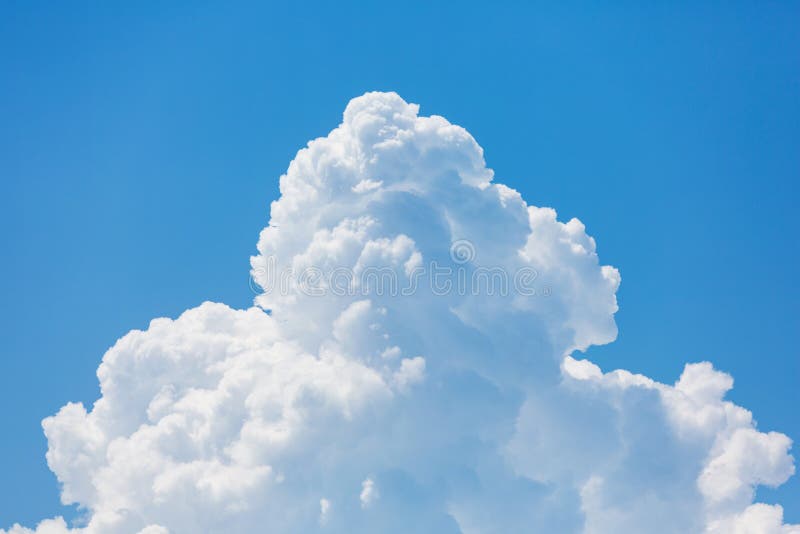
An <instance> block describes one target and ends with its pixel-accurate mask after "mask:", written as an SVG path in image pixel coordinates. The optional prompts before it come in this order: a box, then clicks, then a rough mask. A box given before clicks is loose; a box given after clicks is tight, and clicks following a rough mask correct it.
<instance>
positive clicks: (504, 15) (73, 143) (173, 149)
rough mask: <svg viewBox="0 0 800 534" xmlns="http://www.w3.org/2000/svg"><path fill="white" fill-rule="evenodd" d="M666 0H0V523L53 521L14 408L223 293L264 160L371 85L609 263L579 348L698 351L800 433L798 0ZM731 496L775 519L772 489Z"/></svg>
mask: <svg viewBox="0 0 800 534" xmlns="http://www.w3.org/2000/svg"><path fill="white" fill-rule="evenodd" d="M163 4H168V5H163ZM671 4H674V5H672V6H670V7H664V6H661V7H647V8H643V7H641V6H636V5H634V4H633V3H623V5H620V6H617V7H616V8H613V9H608V8H606V7H602V8H601V7H600V6H599V5H593V4H577V3H573V4H569V5H562V6H561V7H553V6H544V5H536V4H533V3H526V4H523V3H519V4H512V3H504V4H502V5H497V4H495V3H492V4H491V5H488V4H485V3H474V4H472V3H470V4H466V3H461V4H459V7H458V8H455V7H454V6H450V5H447V4H444V3H438V2H421V3H416V2H415V3H402V4H401V3H397V4H390V3H386V2H384V3H381V5H368V4H356V3H351V4H348V5H341V4H339V3H336V4H334V3H320V4H308V3H305V4H303V5H301V6H290V5H288V4H284V5H271V6H266V5H262V4H260V3H246V2H235V3H231V2H224V3H223V2H220V3H206V2H202V3H198V2H193V3H182V2H169V3H166V2H164V3H162V2H136V3H130V4H126V5H122V4H118V5H117V6H116V7H111V6H110V4H109V3H106V2H75V3H69V5H68V4H67V3H55V2H34V1H31V2H4V3H3V4H2V6H1V7H0V228H2V230H0V231H1V232H2V250H3V261H2V262H1V263H0V291H2V295H3V298H2V302H3V305H2V307H0V351H1V352H0V406H3V408H2V410H1V411H0V429H2V441H0V473H2V480H3V484H1V485H0V525H5V524H8V523H10V522H12V521H20V522H22V523H27V524H32V523H35V522H36V521H37V520H38V519H40V518H42V517H50V516H52V515H55V514H57V513H64V512H63V511H62V510H61V508H60V505H59V504H58V488H57V484H56V481H55V478H54V477H53V475H52V474H51V473H50V472H49V470H48V469H47V466H46V463H45V459H44V454H45V451H46V442H45V439H44V436H43V434H42V431H41V427H40V421H41V419H42V418H43V417H45V416H47V415H51V414H53V413H54V412H55V411H56V410H57V409H58V408H59V407H60V406H61V405H62V404H64V403H65V402H67V401H70V400H72V401H84V402H87V403H90V402H92V401H93V400H95V399H96V397H97V395H98V388H97V382H96V377H95V370H96V368H97V364H98V362H99V360H100V358H101V356H102V354H103V352H104V351H105V350H106V349H107V348H108V347H109V346H110V345H111V344H112V343H113V342H114V341H115V340H116V339H117V338H118V337H119V336H121V335H122V334H124V333H125V332H127V331H128V330H129V329H132V328H143V327H145V326H146V325H147V323H148V322H149V320H150V319H151V318H153V317H156V316H164V315H167V316H175V315H177V314H178V313H180V312H181V311H182V310H184V309H186V308H189V307H192V306H195V305H197V304H199V303H200V302H202V301H204V300H216V301H223V302H226V303H228V304H230V305H232V306H238V307H245V306H247V305H249V304H250V302H251V299H252V297H253V294H252V292H251V290H250V288H249V286H248V269H249V264H248V258H249V256H250V255H251V254H253V253H254V252H255V243H256V239H257V236H258V231H259V230H260V228H261V227H262V226H264V225H265V224H266V220H267V216H268V206H269V202H270V201H271V200H273V199H274V198H275V197H276V196H277V178H278V176H279V175H280V174H281V173H282V172H283V171H284V170H285V168H286V166H287V164H288V162H289V160H290V159H291V158H292V156H293V155H294V153H295V152H296V150H297V149H298V148H299V147H301V146H303V145H304V144H305V143H306V141H307V140H308V139H310V138H312V137H316V136H320V135H324V134H326V133H327V132H328V131H329V130H330V129H331V128H333V127H334V126H336V125H337V124H338V123H339V120H340V116H341V112H342V110H343V108H344V105H345V104H346V103H347V101H348V100H349V99H350V98H351V97H353V96H356V95H358V94H361V93H363V92H365V91H368V90H376V89H377V90H395V91H397V92H399V93H400V94H401V96H403V97H404V98H405V99H407V100H409V101H413V102H417V103H419V104H421V106H422V113H424V114H431V113H434V114H441V115H444V116H446V117H447V118H448V119H449V120H451V121H452V122H455V123H457V124H460V125H462V126H464V127H466V128H467V129H468V130H469V131H470V132H471V133H472V134H473V135H474V136H475V137H476V138H477V140H478V142H479V143H480V144H481V145H482V146H483V147H484V149H485V151H486V159H487V163H488V165H489V166H490V167H492V168H494V169H495V172H496V176H497V178H498V179H499V180H500V181H502V182H504V183H506V184H508V185H509V186H511V187H514V188H516V189H518V190H519V191H520V192H521V193H522V194H523V196H524V197H525V198H526V200H528V202H530V203H533V204H537V205H548V206H553V207H555V208H556V209H557V210H558V211H559V214H560V217H561V218H562V219H567V218H569V217H573V216H577V217H579V218H580V219H581V220H582V221H584V222H585V223H586V225H587V227H588V230H589V233H590V234H592V235H594V236H595V238H596V239H597V242H598V245H599V247H598V248H599V253H600V257H601V259H602V261H603V262H605V263H610V264H612V265H615V266H616V267H618V268H619V269H620V271H621V273H622V277H623V283H622V288H621V290H620V292H619V298H620V306H621V310H620V312H619V314H618V316H617V317H618V325H619V328H620V335H619V339H618V340H617V342H615V343H613V344H612V345H609V346H606V347H600V348H595V349H592V350H591V356H592V358H593V359H594V360H595V361H596V362H597V363H599V364H601V365H602V366H603V367H604V368H606V369H611V368H615V367H626V368H628V369H631V370H633V371H640V372H644V373H646V374H648V375H649V376H651V377H653V378H656V379H659V380H662V381H666V382H672V381H674V380H675V379H676V378H677V376H678V374H679V373H680V371H681V368H682V366H683V364H684V363H685V362H687V361H697V360H704V359H708V360H711V361H713V362H714V364H715V365H716V366H717V367H719V368H720V369H722V370H725V371H728V372H730V373H731V374H732V375H733V376H734V378H735V380H736V385H735V388H734V390H733V392H732V394H731V395H730V397H731V398H732V399H733V400H735V401H736V402H737V403H739V404H741V405H743V406H745V407H747V408H748V409H751V410H752V411H753V412H754V414H755V417H756V419H757V420H758V421H759V428H760V429H761V430H779V431H782V432H785V433H787V434H788V435H789V436H790V437H791V438H792V439H793V440H795V441H798V440H800V418H798V416H797V406H798V405H799V404H800V402H799V401H800V395H798V392H797V386H798V384H799V383H800V350H798V345H797V335H798V333H800V319H798V317H799V316H798V313H797V307H798V303H800V298H798V297H800V290H799V289H798V283H797V280H796V276H797V273H798V267H799V265H798V259H800V253H798V238H797V236H798V233H800V224H799V223H798V216H797V212H796V203H797V201H798V194H797V193H798V190H797V188H798V185H797V182H798V179H800V150H799V147H800V144H799V142H800V35H799V32H798V28H800V4H798V3H790V2H785V3H780V2H770V3H765V2H761V3H755V2H753V3H740V2H738V3H737V2H734V3H730V5H723V3H718V4H716V3H715V4H712V3H703V4H702V5H694V3H688V2H687V3H686V4H685V5H677V4H675V3H671ZM126 6H127V7H126ZM795 455H797V448H795ZM759 497H760V499H761V500H763V501H765V502H776V501H779V502H781V503H782V504H783V505H784V507H785V509H786V510H785V520H786V521H788V522H798V521H800V482H798V477H794V478H793V479H792V480H791V481H790V482H789V483H787V484H786V485H785V486H784V487H782V488H780V489H778V490H761V491H760V492H759ZM67 514H68V515H69V513H67Z"/></svg>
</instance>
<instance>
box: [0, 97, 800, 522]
mask: <svg viewBox="0 0 800 534" xmlns="http://www.w3.org/2000/svg"><path fill="white" fill-rule="evenodd" d="M492 178H493V174H492V171H491V170H489V169H488V168H486V166H485V164H484V161H483V152H482V150H481V148H480V146H478V144H477V143H476V142H475V140H474V139H473V138H472V137H471V136H470V135H469V133H467V132H466V131H465V130H464V129H462V128H460V127H458V126H455V125H452V124H450V123H449V122H447V121H446V120H445V119H444V118H442V117H436V116H433V117H422V116H419V115H418V107H417V106H415V105H412V104H407V103H406V102H404V101H403V100H402V99H401V98H400V97H398V96H397V95H395V94H393V93H370V94H367V95H364V96H362V97H359V98H357V99H354V100H353V101H351V102H350V104H349V105H348V106H347V109H346V111H345V113H344V121H343V123H342V124H341V125H340V126H339V127H337V128H336V129H335V130H333V131H332V132H331V133H330V134H329V135H328V136H327V137H324V138H320V139H316V140H314V141H312V142H310V143H309V145H308V147H306V148H304V149H302V150H300V151H299V152H298V154H297V156H296V157H295V159H294V160H293V161H292V162H291V164H290V165H289V169H288V171H287V173H286V174H285V175H284V176H282V177H281V180H280V188H281V197H280V198H279V199H278V200H277V201H275V202H274V203H273V204H272V208H271V220H270V224H269V226H267V227H266V228H265V229H264V230H263V231H262V232H261V235H260V239H259V242H258V252H259V253H258V255H257V256H255V257H253V258H252V266H253V276H254V279H255V280H256V281H257V282H258V283H259V284H261V286H262V287H263V288H264V289H265V291H264V293H263V294H261V295H259V296H258V297H257V299H256V303H257V305H258V307H253V308H250V309H247V310H233V309H231V308H229V307H227V306H225V305H222V304H213V303H205V304H202V305H201V306H199V307H197V308H194V309H191V310H188V311H186V312H185V313H183V314H182V315H181V316H180V317H178V318H177V319H175V320H170V319H156V320H154V321H153V322H152V323H151V324H150V327H149V328H148V329H147V330H146V331H132V332H130V333H129V334H127V335H126V336H124V337H123V338H122V339H120V340H119V341H118V342H117V343H116V344H115V345H114V347H112V348H111V349H110V350H109V351H108V352H107V353H106V354H105V355H104V357H103V361H102V363H101V365H100V368H99V369H98V378H99V380H100V389H101V395H100V398H99V399H98V401H97V402H96V403H95V404H94V405H93V406H92V407H90V408H88V409H87V407H84V406H83V405H80V404H74V403H72V404H67V405H65V406H64V407H63V408H62V409H61V410H60V411H59V412H58V413H57V414H56V415H54V416H52V417H49V418H47V419H45V421H44V422H43V427H44V430H45V434H46V436H47V439H48V445H49V448H48V453H47V461H48V465H49V466H50V468H51V469H52V470H53V472H54V473H55V474H56V476H57V477H58V480H59V481H60V483H61V484H62V500H63V501H64V502H65V503H77V504H79V505H80V506H81V507H82V508H83V509H84V510H86V521H85V522H84V523H82V524H78V525H74V526H72V527H69V526H68V525H66V524H65V523H64V521H63V520H61V519H55V520H49V521H45V522H42V523H40V524H39V525H38V526H37V527H36V529H35V530H34V531H31V530H28V529H24V528H23V527H20V526H14V527H12V528H11V530H9V531H0V532H10V533H14V534H22V533H28V532H36V533H38V534H44V533H58V534H64V533H67V532H73V533H75V532H81V533H83V534H106V533H112V534H128V533H131V534H134V533H141V534H156V533H165V532H172V533H182V532H193V533H202V532H229V533H234V534H235V533H250V532H260V531H264V530H269V531H271V532H304V533H306V532H314V531H317V530H319V529H325V530H326V531H330V532H348V533H349V532H408V531H420V532H437V533H449V532H465V533H484V532H531V531H535V532H585V533H600V534H604V533H612V532H614V533H616V532H649V533H657V532H704V531H705V532H709V533H715V534H717V533H723V532H725V533H728V532H733V533H766V534H773V533H781V534H787V533H796V532H797V531H798V527H796V526H790V525H783V524H782V509H781V508H780V507H779V506H770V505H763V504H753V502H752V501H753V498H754V489H755V487H756V486H757V485H759V484H767V485H778V484H781V483H782V482H784V481H785V480H786V479H787V478H788V477H789V476H791V474H792V473H793V472H794V466H793V460H792V458H791V456H790V455H789V448H790V445H791V443H790V440H789V439H788V438H787V437H786V436H784V435H783V434H779V433H776V432H769V433H763V432H760V431H759V430H758V429H757V428H756V425H755V422H754V420H753V417H752V415H751V414H750V412H748V411H747V410H745V409H743V408H741V407H739V406H736V405H735V404H733V403H732V402H730V401H726V400H725V398H724V397H725V394H726V392H727V391H728V390H730V388H731V387H732V386H733V381H732V379H731V377H730V376H728V375H727V374H725V373H722V372H720V371H717V370H715V369H714V368H713V367H712V365H711V364H709V363H700V364H691V365H687V366H686V368H685V370H684V372H683V374H682V375H681V377H680V379H679V380H678V381H677V382H676V383H675V384H674V385H668V384H661V383H658V382H655V381H653V380H651V379H649V378H647V377H645V376H642V375H637V374H633V373H630V372H628V371H624V370H617V371H613V372H607V373H604V372H603V371H602V370H601V369H600V368H599V367H598V366H597V365H595V364H593V363H591V362H589V361H588V360H578V359H575V358H573V357H571V356H570V354H572V353H573V352H574V351H576V350H577V351H583V350H585V349H587V348H588V347H590V346H592V345H597V344H603V343H609V342H611V341H613V340H614V338H615V337H616V325H615V323H614V313H615V312H616V310H617V302H616V297H615V294H616V290H617V288H618V286H619V283H620V276H619V273H618V272H617V270H616V269H614V268H613V267H610V266H604V265H601V264H600V262H599V259H598V257H597V254H596V249H595V242H594V239H592V238H591V237H590V236H589V235H588V234H587V233H586V229H585V228H584V225H583V224H582V223H581V222H580V221H578V220H577V219H572V220H570V221H568V222H566V223H562V222H560V221H558V219H557V215H556V212H555V211H554V210H552V209H550V208H540V207H535V206H529V205H528V204H526V202H525V201H524V200H523V199H522V198H521V196H520V195H519V194H518V193H517V192H516V191H514V190H512V189H510V188H508V187H506V186H503V185H502V184H495V183H493V182H492ZM453 242H459V243H460V246H461V247H462V248H463V247H464V246H466V248H465V249H464V250H460V251H459V255H453V254H451V252H452V251H451V250H450V247H451V243H453ZM462 252H463V253H462ZM434 264H435V265H436V266H438V267H441V268H444V269H449V270H450V273H451V274H452V275H453V276H454V278H452V279H450V282H451V283H452V285H451V286H450V287H449V289H447V290H442V287H440V286H438V285H437V283H436V282H437V281H438V280H435V279H434V276H433V272H432V271H431V270H430V268H428V269H427V270H426V269H425V268H426V267H430V266H432V265H434ZM311 268H313V271H309V269H311ZM420 268H423V271H424V272H423V273H422V274H421V275H420V274H419V270H420ZM337 269H344V270H345V271H346V272H348V273H351V274H353V275H354V276H355V278H354V279H353V283H352V284H350V285H347V284H346V285H347V287H348V288H349V289H351V290H353V289H358V291H344V292H340V291H335V290H334V289H336V287H335V285H327V286H326V284H328V282H329V281H330V280H331V279H332V278H331V274H332V273H334V272H335V271H336V270H337ZM492 269H499V270H500V271H501V272H505V273H525V275H526V276H525V280H524V282H525V283H526V284H527V285H526V287H525V289H526V291H518V290H516V291H510V292H507V293H503V292H496V293H489V292H480V291H478V292H475V291H459V290H458V284H459V280H460V279H459V278H458V277H459V276H460V275H462V274H463V275H464V276H469V275H471V274H474V273H476V272H479V271H480V272H483V273H488V272H495V271H492ZM289 272H291V273H293V274H292V275H291V276H289V277H288V278H287V279H286V280H284V282H285V284H284V285H277V284H275V280H274V279H273V278H271V277H272V276H273V275H275V273H289ZM309 272H311V274H313V275H314V277H315V280H316V281H317V282H320V283H319V284H316V286H315V289H321V291H320V292H319V293H317V292H315V291H309V290H308V289H309V288H308V287H307V286H306V282H308V280H304V279H303V278H302V276H304V274H303V273H305V274H308V273H309ZM373 274H374V276H373V277H372V278H369V276H370V275H373ZM379 276H386V277H387V278H386V280H389V281H393V282H394V283H397V284H403V285H404V286H406V287H412V288H415V289H414V290H413V291H410V292H408V294H399V293H397V292H394V293H393V292H391V291H382V290H381V289H386V287H384V286H382V285H381V283H379V280H380V278H379ZM487 279H488V278H484V282H485V281H486V280H487ZM516 289H519V288H516ZM264 310H269V313H266V312H265V311H264ZM410 355H415V356H414V357H408V356H410ZM359 488H360V490H359ZM378 489H380V492H379V491H378ZM359 491H360V493H359ZM321 495H324V497H322V498H321V497H320V496H321ZM356 496H357V497H358V498H355V497H356ZM334 512H335V513H334Z"/></svg>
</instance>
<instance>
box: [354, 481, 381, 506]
mask: <svg viewBox="0 0 800 534" xmlns="http://www.w3.org/2000/svg"><path fill="white" fill-rule="evenodd" d="M378 496H379V494H378V488H376V487H375V482H373V481H372V479H371V478H367V479H364V482H362V483H361V493H360V494H359V496H358V499H359V500H360V501H361V507H362V508H366V507H368V506H369V505H371V504H372V503H373V502H375V500H377V498H378Z"/></svg>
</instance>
